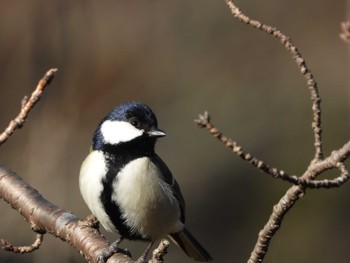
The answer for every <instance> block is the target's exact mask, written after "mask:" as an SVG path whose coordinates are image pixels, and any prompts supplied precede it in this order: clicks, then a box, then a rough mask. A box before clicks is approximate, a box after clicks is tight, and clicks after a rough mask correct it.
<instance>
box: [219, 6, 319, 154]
mask: <svg viewBox="0 0 350 263" xmlns="http://www.w3.org/2000/svg"><path fill="white" fill-rule="evenodd" d="M225 1H226V3H227V5H228V7H229V8H230V10H231V13H232V15H233V16H234V17H235V18H237V19H238V20H239V21H240V22H243V23H245V24H247V25H249V26H251V27H253V28H256V29H259V30H261V31H263V32H265V33H268V34H270V35H272V36H274V37H275V38H277V39H278V40H279V41H280V42H281V44H282V45H283V46H284V47H285V48H286V49H287V51H288V52H289V53H290V54H291V57H292V59H293V60H294V61H295V62H296V64H297V65H298V67H299V70H300V73H301V74H302V75H303V76H304V78H305V80H306V83H307V85H308V87H309V90H310V92H311V101H312V112H313V122H312V128H313V131H314V137H315V143H314V145H315V149H316V151H315V158H314V159H315V160H321V159H322V158H323V152H322V137H321V135H322V129H321V106H320V105H321V98H320V96H319V92H318V87H317V83H316V81H315V79H314V77H313V75H312V73H311V71H310V69H309V68H308V67H307V65H306V62H305V60H304V58H303V57H302V55H301V53H300V52H299V50H298V49H297V47H296V46H295V45H294V44H293V42H292V40H291V39H290V37H288V36H286V35H284V34H283V33H282V32H281V31H279V30H278V29H277V28H274V27H271V26H269V25H265V24H263V23H261V22H260V21H258V20H253V19H251V18H250V17H248V16H247V15H245V14H243V13H242V12H241V10H239V8H238V7H237V6H236V5H235V4H234V2H233V1H232V0H225Z"/></svg>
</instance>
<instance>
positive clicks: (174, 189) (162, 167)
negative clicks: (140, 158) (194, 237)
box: [154, 155, 185, 223]
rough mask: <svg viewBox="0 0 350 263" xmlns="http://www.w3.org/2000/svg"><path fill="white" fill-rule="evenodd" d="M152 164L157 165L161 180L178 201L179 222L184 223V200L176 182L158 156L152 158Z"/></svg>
mask: <svg viewBox="0 0 350 263" xmlns="http://www.w3.org/2000/svg"><path fill="white" fill-rule="evenodd" d="M154 163H155V164H157V166H158V168H159V169H160V170H161V171H162V175H163V178H162V179H163V180H164V181H165V182H166V183H167V184H169V185H170V186H171V190H172V192H173V195H174V196H175V198H176V199H177V200H178V201H179V204H180V210H181V218H180V220H181V222H182V223H185V200H184V198H183V196H182V193H181V190H180V186H179V184H178V183H177V182H176V180H175V178H174V176H173V175H172V173H171V171H170V169H169V168H168V166H167V165H166V164H165V163H164V162H163V160H162V159H161V158H160V157H159V156H158V155H155V156H154Z"/></svg>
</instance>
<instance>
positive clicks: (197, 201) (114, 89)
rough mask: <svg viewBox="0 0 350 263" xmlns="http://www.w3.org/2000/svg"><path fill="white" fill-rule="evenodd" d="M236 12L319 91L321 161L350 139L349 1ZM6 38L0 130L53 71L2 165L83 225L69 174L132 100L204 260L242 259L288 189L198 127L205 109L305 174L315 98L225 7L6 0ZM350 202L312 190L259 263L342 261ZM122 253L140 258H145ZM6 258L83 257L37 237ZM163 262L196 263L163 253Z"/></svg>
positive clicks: (251, 4) (10, 224)
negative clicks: (145, 109)
mask: <svg viewBox="0 0 350 263" xmlns="http://www.w3.org/2000/svg"><path fill="white" fill-rule="evenodd" d="M240 3H241V5H240V7H241V9H242V10H243V11H245V12H246V13H247V14H249V15H250V16H252V17H254V18H256V19H261V20H262V21H264V22H266V23H268V24H271V25H274V26H276V27H278V28H279V29H280V30H282V31H283V32H285V33H286V34H288V35H289V36H290V37H291V38H292V39H293V41H294V43H295V44H296V45H297V46H298V48H299V49H300V51H301V53H302V54H303V55H304V57H305V59H306V61H307V63H308V65H309V66H310V68H311V70H312V72H313V73H314V75H315V77H316V80H317V81H318V83H319V86H320V93H321V96H322V105H321V106H322V110H323V112H322V117H323V130H324V133H323V134H324V149H325V153H326V154H327V155H328V154H329V153H330V151H331V150H333V149H335V148H338V147H340V146H341V145H342V144H343V143H344V142H345V141H347V140H348V139H349V128H350V125H349V88H348V87H349V77H348V76H349V49H348V47H347V46H346V44H344V43H343V42H342V41H340V40H339V37H338V34H339V32H340V26H339V24H340V22H341V21H344V20H345V19H346V14H347V11H346V10H347V5H346V1H340V0H337V1H322V2H320V1H315V0H310V1H302V0H296V1H272V0H267V1H239V2H238V4H240ZM0 38H1V41H0V69H1V70H0V87H1V97H0V98H1V100H0V101H1V102H0V111H1V117H0V125H1V126H0V127H5V126H6V125H7V124H8V122H9V121H10V120H11V118H12V117H14V116H15V115H16V114H17V112H18V110H19V106H20V101H21V99H22V97H23V96H24V95H25V94H29V93H30V92H31V91H32V90H33V88H34V87H35V85H36V83H37V81H38V80H39V78H40V77H41V76H42V75H43V74H44V72H45V71H46V70H47V69H48V68H50V67H58V68H59V72H58V74H57V75H56V78H55V80H54V82H53V83H52V85H51V86H50V87H49V88H48V89H47V91H46V92H45V94H44V97H43V99H42V100H41V101H40V102H39V104H38V105H37V106H36V108H35V109H34V110H33V112H32V113H31V115H30V116H29V120H28V122H27V123H26V125H25V127H24V128H23V129H22V130H20V131H18V132H16V133H15V135H14V136H13V137H12V138H11V140H10V141H9V142H7V143H6V144H5V145H3V146H2V147H1V151H0V161H1V163H3V164H5V165H7V166H8V167H11V168H12V169H13V170H15V171H16V172H18V173H19V174H20V175H21V176H23V178H24V179H25V180H26V181H27V182H29V183H30V184H31V185H32V186H33V187H35V188H36V189H38V190H39V191H40V192H41V193H42V194H43V196H44V197H46V198H47V199H48V200H50V201H52V202H53V203H55V204H57V205H59V206H61V207H63V208H65V209H68V210H70V211H72V212H74V213H75V214H77V215H78V216H79V217H84V216H86V215H87V214H88V210H87V208H86V206H85V204H84V203H83V201H82V199H81V197H80V194H79V190H78V173H79V168H80V164H81V162H82V160H83V159H84V157H85V156H86V154H87V152H88V150H89V146H90V141H91V134H92V132H93V131H94V129H95V127H96V125H97V123H98V122H99V120H100V119H101V118H102V117H103V116H104V115H105V114H106V113H107V112H108V111H110V110H111V109H112V108H113V107H114V106H116V105H118V104H119V103H121V102H124V101H127V100H140V101H143V102H145V103H147V104H149V105H150V106H151V107H152V108H153V110H154V111H155V112H156V114H157V116H158V122H159V124H160V127H161V128H162V129H164V130H165V131H166V132H167V133H168V136H167V137H165V138H164V139H161V140H160V142H159V143H158V153H159V154H160V156H162V158H163V159H164V160H165V161H166V163H167V164H168V165H169V167H170V168H171V170H172V171H173V173H174V175H175V176H176V178H177V180H178V181H179V183H180V185H181V187H182V191H183V194H184V197H185V199H186V200H187V224H188V228H189V229H190V230H191V232H193V234H194V235H195V236H196V237H197V238H198V239H199V240H200V241H201V243H203V245H204V246H205V247H206V248H207V249H208V250H209V251H210V252H211V254H212V255H213V257H214V258H215V261H214V262H245V261H246V260H247V259H248V257H249V255H250V252H251V250H252V248H253V246H254V244H255V241H256V238H257V234H258V231H259V229H260V228H261V227H262V226H263V225H264V224H265V222H266V220H267V218H268V216H269V215H270V213H271V210H272V206H273V205H274V204H275V203H276V202H277V201H278V200H279V198H280V197H281V196H282V195H283V193H284V192H285V191H286V189H288V187H289V184H288V183H286V182H281V181H279V180H274V179H272V178H270V177H269V176H267V175H264V174H262V173H260V172H259V171H257V170H256V169H254V168H252V167H251V166H250V165H249V164H247V163H245V162H243V161H242V160H240V159H239V158H238V157H236V156H233V155H232V154H231V153H230V152H229V151H228V150H227V149H225V148H224V147H223V145H221V144H220V143H218V142H217V141H216V140H214V139H213V138H212V137H210V136H209V134H208V133H207V132H206V131H203V130H200V129H198V128H196V127H195V125H194V124H193V119H194V118H195V117H196V116H197V114H198V113H201V112H203V111H204V110H208V111H209V112H210V113H211V115H212V120H213V122H214V124H216V125H217V126H218V127H220V128H221V130H222V131H223V132H224V133H226V134H227V135H230V136H232V137H233V138H234V139H235V140H237V141H238V142H239V143H240V144H241V145H242V146H243V147H244V148H245V149H246V150H247V151H249V152H251V153H253V154H255V155H256V156H257V157H259V158H262V159H263V160H265V161H267V162H268V163H269V164H271V165H273V166H276V167H279V168H283V169H284V170H286V171H288V172H289V173H292V174H297V175H299V174H300V173H302V172H303V171H304V170H305V168H306V167H307V165H308V163H309V161H310V160H311V158H312V157H313V153H314V150H313V136H312V135H313V134H312V130H311V118H312V115H311V106H310V105H311V104H310V96H309V91H308V89H307V87H306V84H305V81H304V79H303V77H301V76H300V74H299V72H298V69H297V67H296V65H295V63H294V62H293V61H292V60H291V59H290V57H289V55H288V53H287V52H286V51H285V50H284V48H283V47H282V46H281V45H280V44H279V43H278V42H277V41H276V40H275V39H273V38H271V37H270V36H268V35H266V34H264V33H262V32H259V31H256V30H253V29H251V28H249V27H247V26H245V25H243V24H241V23H239V22H238V21H236V20H234V19H233V17H232V16H231V14H230V12H229V10H228V8H227V7H226V5H225V2H224V1H223V0H222V1H212V0H211V1H210V0H201V1H188V0H180V1H140V0H137V1H74V2H73V1H62V0H53V1H43V0H42V1H39V0H33V1H25V0H17V1H3V2H2V3H1V7H0ZM348 164H349V162H348ZM331 175H334V173H329V176H331ZM349 190H350V184H349V183H348V184H347V185H345V186H343V187H341V188H340V189H332V190H317V191H308V193H307V195H306V196H305V198H303V199H302V200H301V201H300V202H299V203H298V204H297V205H296V206H295V207H294V208H293V209H292V210H291V211H290V212H289V213H288V214H287V216H286V218H285V220H284V222H283V225H282V228H281V230H280V231H279V232H278V234H277V235H276V236H275V238H274V239H273V241H272V244H271V247H270V250H269V253H268V255H267V257H266V260H265V262H287V263H288V262H348V259H349V257H350V251H349V249H348V247H349V246H348V245H349V243H350V224H349V222H350V212H349V204H348V203H349V198H350V193H349ZM0 209H1V210H0V211H1V216H0V226H1V227H0V237H2V238H6V239H8V240H9V241H11V242H12V243H14V244H16V245H26V244H29V243H30V242H32V240H33V239H34V234H33V233H32V232H31V231H30V229H29V226H28V225H27V224H26V223H25V222H24V220H23V219H22V217H21V216H20V215H19V214H18V213H17V212H15V211H12V210H11V209H10V208H9V206H8V205H7V204H5V203H4V202H1V204H0ZM108 238H109V239H114V238H116V237H115V236H113V235H108ZM123 245H124V246H126V247H129V248H130V249H131V251H132V252H133V255H134V257H137V256H138V255H139V254H140V253H141V251H142V250H143V249H144V248H145V244H143V243H140V242H125V243H123ZM0 262H71V263H73V262H84V260H83V259H82V257H81V256H80V255H79V254H78V252H77V251H75V250H74V249H72V248H70V247H69V246H68V245H66V244H65V243H63V242H61V241H60V240H57V239H55V238H52V237H50V236H49V235H46V236H45V242H44V244H43V245H42V247H41V248H40V249H39V250H38V251H36V252H34V253H32V254H29V255H12V254H11V253H8V252H4V251H0ZM167 262H169V263H170V262H192V261H191V260H189V259H187V258H186V257H185V256H184V255H183V254H182V252H180V251H179V250H178V249H177V248H176V247H175V246H174V245H172V246H171V249H170V253H169V254H168V255H167Z"/></svg>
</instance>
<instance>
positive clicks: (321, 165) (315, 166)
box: [195, 0, 350, 263]
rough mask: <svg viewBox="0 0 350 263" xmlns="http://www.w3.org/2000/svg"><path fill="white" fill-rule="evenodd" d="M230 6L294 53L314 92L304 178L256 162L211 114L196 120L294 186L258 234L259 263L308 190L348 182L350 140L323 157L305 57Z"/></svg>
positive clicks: (254, 257)
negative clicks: (334, 172) (329, 174)
mask: <svg viewBox="0 0 350 263" xmlns="http://www.w3.org/2000/svg"><path fill="white" fill-rule="evenodd" d="M225 1H226V3H227V5H228V7H229V8H230V10H231V13H232V15H233V16H234V17H235V18H237V19H238V20H239V21H240V22H243V23H245V24H247V25H249V26H251V27H253V28H256V29H259V30H262V31H263V32H266V33H268V34H271V35H272V36H274V37H275V38H277V39H278V40H279V41H280V42H281V43H282V45H283V46H284V47H285V48H286V49H287V51H288V52H289V53H290V54H291V57H292V59H293V60H294V61H295V62H296V64H297V65H298V67H299V70H300V73H301V74H302V75H303V76H304V78H305V79H306V82H307V86H308V87H309V90H310V92H311V101H312V112H313V121H312V128H313V132H314V146H315V156H314V159H313V160H312V161H311V162H310V165H309V167H308V168H307V169H306V171H305V172H304V174H303V175H302V176H301V177H298V176H295V175H289V174H287V173H286V172H285V171H283V170H279V169H277V168H271V167H270V166H269V165H267V164H266V163H265V162H263V161H261V160H259V159H257V158H256V157H254V156H253V155H252V154H250V153H247V152H244V151H243V149H242V147H241V146H239V145H238V144H237V143H236V142H235V141H233V140H232V139H230V138H228V137H226V136H224V135H223V134H222V133H221V132H220V131H219V130H218V129H217V128H216V127H214V126H213V125H212V124H211V123H210V117H209V114H208V113H204V114H202V115H199V118H198V119H196V120H195V122H196V123H197V125H198V126H199V127H201V128H206V129H207V130H208V131H209V132H210V133H211V134H212V135H213V136H214V137H216V138H217V139H218V140H220V141H221V142H222V143H223V144H224V145H225V146H226V147H228V148H230V149H231V150H232V151H233V152H234V153H235V154H237V155H238V156H239V157H241V158H242V159H243V160H245V161H248V162H249V163H251V164H252V165H254V166H255V167H257V168H259V169H260V170H261V171H263V172H265V173H267V174H270V175H271V176H273V177H274V178H281V179H283V180H286V181H289V182H292V183H293V184H296V185H293V186H292V187H291V188H290V189H289V190H288V191H287V192H286V194H285V195H284V196H283V197H282V198H281V199H280V201H279V202H278V203H277V204H276V205H275V206H274V207H273V211H272V214H271V216H270V218H269V220H268V221H267V223H266V224H265V226H264V227H263V229H262V230H261V231H260V232H259V235H258V240H257V242H256V244H255V247H254V249H253V251H252V252H251V255H250V258H249V260H248V262H249V263H258V262H262V261H263V260H264V257H265V255H266V253H267V251H268V248H269V244H270V242H271V240H272V237H273V236H274V234H275V233H276V232H277V230H278V229H279V228H280V226H281V223H282V220H283V218H284V216H285V215H286V213H287V212H288V211H289V209H291V208H292V207H293V205H294V204H295V203H296V201H298V200H299V199H300V198H301V197H302V196H303V195H304V193H305V191H306V189H307V188H331V187H338V186H340V185H342V184H344V183H345V182H347V181H348V179H349V171H348V170H347V168H346V166H345V164H344V161H345V160H346V159H348V158H349V155H350V141H348V142H347V143H345V144H344V145H343V147H341V148H340V149H338V150H336V151H333V152H332V153H331V154H330V155H329V156H328V157H327V158H326V159H324V157H323V150H322V137H321V135H322V129H321V108H320V102H321V98H320V96H319V92H318V87H317V83H316V81H315V79H314V77H313V75H312V73H311V71H310V70H309V68H308V67H307V66H306V62H305V60H304V58H303V57H302V56H301V54H300V52H299V51H298V49H297V48H296V46H295V45H294V44H293V43H292V41H291V39H290V38H289V37H288V36H286V35H284V34H283V33H282V32H281V31H279V30H278V29H276V28H273V27H271V26H268V25H265V24H263V23H261V22H260V21H257V20H253V19H251V18H249V17H248V16H247V15H245V14H243V13H242V12H241V11H240V10H239V8H238V7H237V6H236V5H235V4H234V2H233V1H232V0H225ZM342 27H343V31H345V33H343V34H344V35H343V36H342V38H343V39H347V38H348V37H349V36H348V35H349V34H348V31H349V28H350V26H349V24H342ZM334 168H336V169H338V170H339V171H340V175H339V176H338V177H337V178H335V179H332V180H328V179H325V180H315V179H316V178H317V176H319V175H320V174H322V173H323V172H325V171H327V170H329V169H334Z"/></svg>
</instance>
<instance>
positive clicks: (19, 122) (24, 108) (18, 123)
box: [0, 68, 57, 145]
mask: <svg viewBox="0 0 350 263" xmlns="http://www.w3.org/2000/svg"><path fill="white" fill-rule="evenodd" d="M56 72H57V69H56V68H52V69H50V70H48V71H47V72H46V73H45V75H44V76H43V77H42V79H41V80H39V83H38V85H37V86H36V89H35V90H34V91H33V93H32V95H31V96H30V98H29V99H28V97H27V96H25V97H24V98H23V99H22V101H21V110H20V112H19V114H18V115H17V117H16V118H15V119H13V120H12V121H10V123H9V125H8V126H7V128H6V129H5V130H4V131H3V132H2V133H1V134H0V145H1V144H3V143H4V142H6V141H7V140H8V139H9V138H10V136H11V135H12V134H13V133H14V131H15V130H16V129H19V128H21V127H22V126H23V124H24V122H25V121H26V119H27V117H28V114H29V112H30V111H31V110H32V109H33V107H34V105H35V104H36V103H37V102H38V101H39V99H40V98H41V95H42V93H43V91H44V89H45V88H46V87H47V86H48V85H49V84H50V82H51V81H52V80H53V78H54V76H55V73H56Z"/></svg>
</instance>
